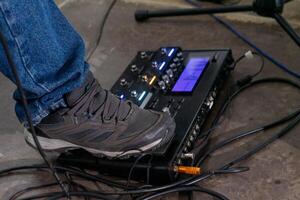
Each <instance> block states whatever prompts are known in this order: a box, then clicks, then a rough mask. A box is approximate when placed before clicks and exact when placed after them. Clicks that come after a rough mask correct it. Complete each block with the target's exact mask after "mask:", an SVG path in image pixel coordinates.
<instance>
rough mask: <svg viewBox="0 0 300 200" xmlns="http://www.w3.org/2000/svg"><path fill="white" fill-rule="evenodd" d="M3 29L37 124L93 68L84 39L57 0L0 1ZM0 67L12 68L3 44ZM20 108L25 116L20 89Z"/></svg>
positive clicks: (9, 75)
mask: <svg viewBox="0 0 300 200" xmlns="http://www.w3.org/2000/svg"><path fill="white" fill-rule="evenodd" d="M0 9H1V10H0V31H1V32H2V33H3V34H4V35H5V37H6V39H7V40H8V42H9V47H10V49H11V52H12V54H13V59H14V61H15V63H16V65H17V68H18V71H19V74H20V77H21V82H22V85H23V87H24V89H25V91H26V96H27V99H28V102H29V107H30V111H31V114H32V117H33V121H34V123H35V124H38V123H39V122H40V121H41V119H42V118H44V117H45V116H47V115H48V114H49V113H50V112H51V111H53V110H54V109H56V108H58V107H61V106H65V102H64V100H63V95H64V94H65V93H67V92H70V91H72V90H74V89H75V88H77V87H79V86H80V85H81V84H82V83H83V81H84V79H85V77H86V73H87V71H88V64H86V63H85V61H84V53H85V49H84V43H83V41H82V39H81V37H80V36H79V35H78V33H76V31H75V30H74V29H73V28H72V26H71V25H70V24H69V23H68V21H67V20H66V18H65V17H64V16H63V15H62V13H61V12H60V10H59V9H58V8H57V7H56V5H55V3H54V2H53V0H2V1H0ZM0 70H1V72H2V73H3V74H5V75H6V76H7V77H8V78H9V79H11V80H12V81H14V80H13V77H12V74H11V72H10V70H9V67H8V63H7V62H6V59H5V56H4V53H3V49H2V47H1V48H0ZM14 97H15V100H16V102H17V103H16V113H17V115H18V117H19V119H20V121H21V122H24V121H25V119H24V118H25V117H24V113H23V109H22V106H21V104H20V101H19V100H20V98H19V94H18V93H17V92H16V93H15V95H14Z"/></svg>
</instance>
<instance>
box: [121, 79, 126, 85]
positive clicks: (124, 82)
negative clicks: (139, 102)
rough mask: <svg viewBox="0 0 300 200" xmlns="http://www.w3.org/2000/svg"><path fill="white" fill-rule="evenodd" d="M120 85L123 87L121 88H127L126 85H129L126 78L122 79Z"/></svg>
mask: <svg viewBox="0 0 300 200" xmlns="http://www.w3.org/2000/svg"><path fill="white" fill-rule="evenodd" d="M120 85H121V86H126V85H127V80H126V79H125V78H122V79H121V80H120Z"/></svg>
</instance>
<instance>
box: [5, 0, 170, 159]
mask: <svg viewBox="0 0 300 200" xmlns="http://www.w3.org/2000/svg"><path fill="white" fill-rule="evenodd" d="M0 8H1V14H2V17H1V18H0V26H1V31H2V32H3V33H4V35H5V36H6V38H8V42H9V47H10V49H11V51H12V52H13V59H14V61H15V62H16V65H17V67H18V69H17V70H18V71H19V74H20V78H21V82H22V85H23V87H24V89H25V91H26V98H27V99H28V103H29V106H30V111H31V113H32V115H33V120H34V123H35V127H36V132H37V135H38V138H39V141H40V143H41V146H42V148H43V149H44V150H61V149H63V150H65V149H69V148H72V149H73V148H83V149H85V150H87V151H89V152H91V153H94V154H101V155H106V156H109V157H116V156H123V155H124V156H125V155H128V154H140V153H142V152H144V151H150V150H154V149H155V148H158V147H160V146H162V145H164V144H166V143H167V142H169V141H170V140H171V138H172V137H173V135H174V129H175V123H174V121H173V119H172V118H171V117H170V116H169V114H168V113H160V112H154V111H148V110H143V109H141V108H139V107H137V106H136V105H133V104H132V103H131V102H128V101H122V100H120V99H119V98H118V97H116V96H115V95H113V94H111V93H110V92H109V91H106V90H104V89H102V88H101V86H100V85H99V83H98V82H97V80H96V79H95V78H94V77H93V75H92V73H90V72H89V70H88V64H86V63H85V61H84V44H83V41H82V39H81V38H80V36H79V35H78V34H77V33H76V32H75V31H74V30H73V28H72V27H71V25H70V24H69V23H68V22H67V20H66V19H65V18H64V16H63V15H62V14H61V12H60V11H59V9H58V8H57V7H56V5H55V3H54V2H53V1H52V0H2V1H1V2H0ZM1 50H2V52H0V55H1V53H2V55H1V56H2V57H0V59H1V62H2V63H1V67H0V69H1V71H2V72H3V73H4V74H5V75H6V76H7V77H8V78H10V79H11V80H12V81H14V80H13V77H12V73H11V72H10V70H9V67H8V64H7V63H6V62H5V58H4V55H3V49H1ZM15 99H16V101H17V105H16V112H17V115H18V117H19V119H20V120H21V121H22V122H24V120H25V119H24V114H23V109H22V106H21V104H20V102H19V100H20V97H19V94H18V93H15ZM25 139H26V141H27V142H28V143H29V144H30V145H32V146H34V147H35V143H34V142H33V138H32V135H31V134H30V132H29V131H25Z"/></svg>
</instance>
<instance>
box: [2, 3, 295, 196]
mask: <svg viewBox="0 0 300 200" xmlns="http://www.w3.org/2000/svg"><path fill="white" fill-rule="evenodd" d="M109 2H110V1H108V0H86V1H84V0H78V1H68V2H67V3H65V2H63V1H60V2H59V3H62V4H60V5H61V9H62V10H63V12H64V13H65V14H66V16H67V17H68V19H69V20H70V22H71V23H72V24H73V25H74V26H75V27H76V29H77V30H78V31H79V32H80V33H81V35H82V36H83V38H84V40H85V43H86V45H87V54H89V53H90V52H91V51H92V50H93V49H94V48H95V42H96V41H97V36H98V30H99V24H100V22H101V20H102V17H103V13H104V11H105V10H106V9H107V6H108V4H109ZM152 6H155V5H151V3H150V4H149V3H148V4H136V3H130V2H129V3H128V1H125V2H124V1H119V2H118V3H117V4H116V6H115V7H114V9H113V11H112V12H111V15H110V16H109V19H108V21H107V24H106V26H105V30H104V33H103V38H102V41H101V44H100V46H99V47H98V48H96V49H95V51H94V53H93V54H92V57H91V59H90V60H89V63H90V64H91V69H92V71H93V72H94V74H95V76H96V77H97V78H98V79H99V81H100V83H101V84H102V86H103V87H105V88H110V87H111V86H112V84H113V83H114V81H115V80H116V79H117V78H118V77H119V75H120V74H121V73H122V71H123V70H124V69H125V67H126V66H127V64H128V63H129V62H130V60H131V59H132V58H133V56H134V55H135V54H136V52H137V51H138V50H142V49H157V48H159V47H160V46H165V45H171V46H181V47H182V48H184V49H206V48H223V47H225V48H231V49H232V50H233V53H234V55H235V57H238V56H239V55H241V54H242V53H244V52H245V51H247V50H248V49H249V47H248V46H247V45H245V44H244V43H243V42H242V41H240V40H239V39H237V38H236V37H235V36H234V35H232V34H231V33H230V32H229V31H227V30H226V29H225V28H224V27H223V26H221V25H220V24H218V23H217V22H215V21H214V20H213V19H211V18H210V17H208V16H202V17H196V16H195V17H180V18H166V19H154V20H151V21H149V22H148V23H143V24H138V23H136V22H135V21H134V19H133V13H134V11H135V10H136V9H137V8H145V7H147V8H152ZM293 20H294V21H296V22H297V20H298V21H299V20H300V18H293ZM232 23H233V24H234V25H235V26H236V27H237V28H238V29H239V30H241V31H242V32H243V33H244V34H246V35H247V36H249V37H250V38H251V39H252V40H253V41H254V42H255V43H256V44H257V45H258V46H259V47H261V48H263V49H264V50H266V51H267V52H269V53H270V54H271V55H273V56H274V57H276V58H277V59H278V60H280V61H281V62H283V63H285V64H287V65H288V66H290V68H292V69H294V70H298V71H299V63H300V56H299V55H300V50H299V48H298V47H297V46H296V45H295V44H294V43H293V42H292V41H291V40H290V38H289V37H288V36H287V35H286V34H285V33H284V32H283V31H282V30H281V29H280V28H279V27H278V26H276V25H275V24H272V23H271V24H269V23H260V24H257V23H249V22H244V21H236V20H234V19H233V22H232ZM297 31H298V32H300V30H299V29H297ZM257 62H258V61H257V60H254V61H249V62H243V63H241V65H239V67H238V68H237V69H236V70H235V72H234V73H233V75H232V78H231V79H232V80H237V79H239V78H240V77H243V76H245V75H247V74H249V73H251V72H254V71H255V70H256V69H257V67H258V66H257ZM270 76H280V77H287V75H286V74H284V73H283V72H282V71H281V70H279V69H278V68H276V67H275V66H274V65H272V64H271V63H270V62H268V61H267V62H266V68H265V70H264V72H263V73H262V74H261V75H260V78H262V77H270ZM14 89H15V87H14V86H13V85H12V84H11V83H10V82H9V81H8V80H7V79H6V78H5V77H4V76H2V75H0V91H1V92H0V127H1V128H0V163H1V164H0V166H1V168H5V167H8V166H13V165H22V164H25V163H35V162H41V159H40V157H39V155H38V154H37V152H35V151H34V150H32V149H31V148H30V147H28V146H27V145H26V143H25V142H24V140H23V136H22V131H23V130H22V127H21V126H20V125H19V123H18V120H17V119H16V117H15V114H14V103H13V101H12V99H11V94H12V91H13V90H14ZM299 102H300V93H299V91H297V90H295V89H293V88H290V87H288V86H285V85H280V84H270V85H264V86H260V87H257V88H255V89H251V90H249V91H248V92H246V93H244V94H243V95H241V96H240V97H239V98H238V99H237V100H236V101H235V102H234V103H233V105H232V106H231V109H230V111H229V112H228V113H226V114H225V120H224V123H223V124H222V125H221V126H220V127H219V128H218V129H217V130H216V134H215V136H217V137H216V138H215V140H219V138H224V137H228V136H229V135H230V134H233V133H237V131H239V130H246V129H248V128H251V127H256V126H258V125H261V124H264V123H265V122H270V121H272V120H274V119H278V118H279V117H280V116H283V115H284V114H286V113H290V112H292V111H293V110H295V109H296V108H299ZM275 131H276V130H274V131H271V132H267V133H265V134H262V135H258V136H255V137H252V138H249V139H247V140H244V141H242V142H239V143H238V144H237V145H235V146H233V147H230V148H226V149H224V150H222V151H220V152H217V153H216V154H215V155H214V156H215V157H214V159H211V160H210V161H209V162H210V163H212V165H218V164H220V163H222V162H224V161H225V160H226V159H229V158H231V157H234V156H236V155H237V154H238V153H240V152H244V151H245V150H247V149H249V148H251V147H252V146H253V144H255V142H261V141H263V140H265V139H266V138H267V137H268V136H270V135H271V134H272V133H274V132H275ZM299 132H300V126H297V127H296V128H295V129H294V130H292V131H291V132H290V134H288V135H287V136H285V137H284V138H282V139H280V140H278V141H276V142H275V143H273V144H272V145H270V146H269V147H267V148H266V149H265V150H263V151H261V152H259V153H258V154H257V155H256V156H254V157H252V158H251V159H249V160H247V161H245V162H242V163H241V166H249V167H250V169H251V170H250V171H248V172H246V173H242V174H237V175H227V176H220V177H215V178H212V179H209V180H208V181H206V182H204V183H203V184H202V185H203V186H207V187H209V188H211V189H215V190H216V191H218V192H221V193H224V194H225V195H226V196H227V197H229V198H230V199H247V200H266V199H268V200H269V199H272V200H273V199H274V200H281V199H284V200H298V199H300V178H299V177H300V176H299V175H300V170H299V169H300V135H299ZM48 179H49V178H48V176H45V175H42V174H40V173H36V174H33V175H32V174H22V175H19V176H13V175H12V176H9V177H1V179H0V199H7V198H8V197H9V196H10V194H11V193H12V192H15V191H16V190H17V189H21V188H24V187H26V186H28V185H34V184H38V183H44V182H45V181H46V180H48ZM166 199H177V195H173V196H171V197H167V198H166ZM195 199H209V198H208V197H206V196H202V195H200V194H195Z"/></svg>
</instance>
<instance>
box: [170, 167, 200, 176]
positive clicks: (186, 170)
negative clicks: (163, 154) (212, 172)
mask: <svg viewBox="0 0 300 200" xmlns="http://www.w3.org/2000/svg"><path fill="white" fill-rule="evenodd" d="M173 171H174V172H177V173H179V174H190V175H199V174H200V173H201V168H200V167H189V166H174V168H173Z"/></svg>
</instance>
